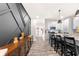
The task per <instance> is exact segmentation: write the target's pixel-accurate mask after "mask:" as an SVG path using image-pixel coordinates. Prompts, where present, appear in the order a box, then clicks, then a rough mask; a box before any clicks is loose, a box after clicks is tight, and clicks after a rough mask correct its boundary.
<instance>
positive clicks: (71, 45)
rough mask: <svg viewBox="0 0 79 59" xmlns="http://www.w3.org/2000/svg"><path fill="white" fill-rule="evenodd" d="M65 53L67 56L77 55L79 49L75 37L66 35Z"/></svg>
mask: <svg viewBox="0 0 79 59" xmlns="http://www.w3.org/2000/svg"><path fill="white" fill-rule="evenodd" d="M64 44H65V49H64V55H65V56H77V50H76V42H75V39H74V37H67V36H65V37H64Z"/></svg>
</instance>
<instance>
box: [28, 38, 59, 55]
mask: <svg viewBox="0 0 79 59" xmlns="http://www.w3.org/2000/svg"><path fill="white" fill-rule="evenodd" d="M27 56H58V54H57V53H56V52H55V51H54V49H53V48H52V47H50V45H49V43H48V41H47V40H45V41H44V40H42V38H40V37H38V38H37V41H35V42H33V44H32V47H31V49H30V51H29V53H28V55H27Z"/></svg>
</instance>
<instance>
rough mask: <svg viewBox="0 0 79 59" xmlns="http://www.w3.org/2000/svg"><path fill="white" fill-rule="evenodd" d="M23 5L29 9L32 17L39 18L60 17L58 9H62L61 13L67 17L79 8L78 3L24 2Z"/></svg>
mask: <svg viewBox="0 0 79 59" xmlns="http://www.w3.org/2000/svg"><path fill="white" fill-rule="evenodd" d="M23 6H24V7H25V9H26V10H27V12H28V14H29V15H30V17H31V18H32V19H35V18H36V17H38V16H39V17H38V18H44V19H46V18H50V19H58V15H59V13H58V10H59V9H61V15H62V16H63V17H64V18H65V17H68V16H72V15H74V14H75V12H76V10H77V9H79V4H78V3H23Z"/></svg>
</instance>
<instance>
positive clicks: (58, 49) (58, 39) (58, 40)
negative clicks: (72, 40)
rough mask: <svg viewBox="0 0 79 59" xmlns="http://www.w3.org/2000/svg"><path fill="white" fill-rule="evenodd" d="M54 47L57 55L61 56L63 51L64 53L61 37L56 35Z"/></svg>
mask: <svg viewBox="0 0 79 59" xmlns="http://www.w3.org/2000/svg"><path fill="white" fill-rule="evenodd" d="M55 41H56V44H55V45H56V46H55V48H56V52H58V53H59V55H63V53H64V52H63V51H64V44H63V40H62V37H61V35H56V40H55Z"/></svg>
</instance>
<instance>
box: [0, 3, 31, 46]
mask: <svg viewBox="0 0 79 59" xmlns="http://www.w3.org/2000/svg"><path fill="white" fill-rule="evenodd" d="M8 5H9V7H10V9H9V8H8V6H7V4H6V3H0V46H3V45H6V44H8V43H9V42H10V41H11V40H12V39H13V37H14V36H19V35H20V33H21V30H22V31H24V32H25V34H26V35H29V29H30V28H29V25H31V24H29V23H30V21H29V20H30V19H29V17H28V15H27V13H26V12H25V11H24V8H23V6H22V7H21V6H20V5H19V6H18V7H20V10H21V13H22V15H20V12H19V11H18V7H17V6H16V4H15V3H8ZM21 5H22V4H21ZM11 12H12V13H13V15H12V13H11ZM13 16H14V17H13ZM21 17H23V19H22V18H21ZM26 17H27V18H26ZM15 19H16V21H17V23H18V25H19V27H20V28H21V30H20V28H19V27H18V25H17V23H16V21H15ZM23 21H24V22H25V25H26V26H24V25H23V24H24V23H23Z"/></svg>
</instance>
